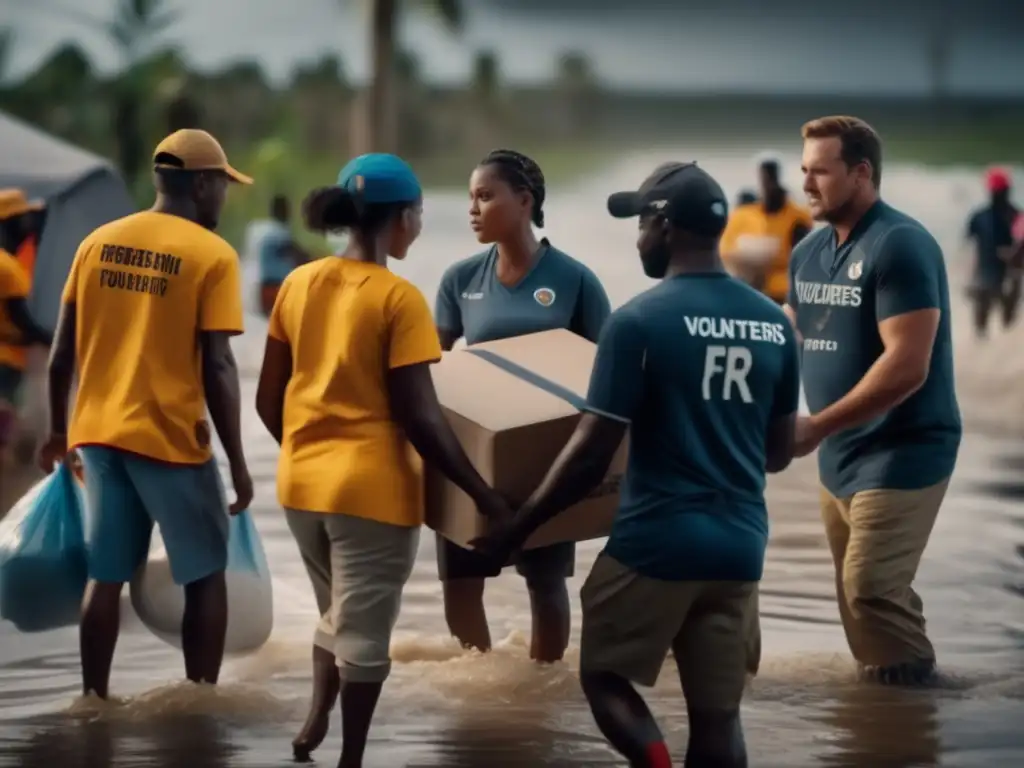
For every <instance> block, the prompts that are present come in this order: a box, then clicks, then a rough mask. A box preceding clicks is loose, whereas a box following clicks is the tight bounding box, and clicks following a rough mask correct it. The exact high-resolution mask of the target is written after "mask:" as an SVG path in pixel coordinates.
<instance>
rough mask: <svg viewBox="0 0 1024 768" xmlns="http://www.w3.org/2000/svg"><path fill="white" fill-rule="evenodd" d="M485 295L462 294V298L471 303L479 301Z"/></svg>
mask: <svg viewBox="0 0 1024 768" xmlns="http://www.w3.org/2000/svg"><path fill="white" fill-rule="evenodd" d="M483 297H484V295H483V294H482V293H466V292H464V293H463V294H462V298H464V299H468V300H469V301H479V300H480V299H482V298H483Z"/></svg>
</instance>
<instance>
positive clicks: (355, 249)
mask: <svg viewBox="0 0 1024 768" xmlns="http://www.w3.org/2000/svg"><path fill="white" fill-rule="evenodd" d="M421 198H422V193H421V191H420V184H419V181H418V180H417V178H416V176H415V174H414V173H413V171H412V169H411V168H410V167H409V166H408V165H407V164H406V163H405V162H404V161H403V160H401V159H400V158H398V157H395V156H394V155H386V154H371V155H362V156H360V157H357V158H355V159H354V160H352V161H351V162H350V163H349V164H348V165H346V166H345V167H344V168H343V169H342V170H341V172H340V174H339V176H338V184H337V186H334V187H327V188H325V189H319V190H315V191H313V192H311V193H310V194H309V196H308V197H307V198H306V201H305V203H304V204H303V209H304V215H305V220H306V225H307V226H308V227H309V229H311V230H312V231H314V232H318V233H323V234H326V233H331V232H340V231H347V232H348V233H349V234H350V238H349V243H348V246H347V247H346V249H345V251H344V252H343V253H342V254H340V256H339V257H334V256H330V257H327V258H324V259H320V260H317V261H315V262H312V263H310V264H306V265H304V266H302V267H299V268H298V269H296V270H294V271H293V272H291V273H290V274H289V275H288V276H287V277H286V278H285V279H284V282H283V284H282V285H281V291H280V293H279V294H278V296H277V301H276V302H275V304H274V307H273V310H272V312H271V314H270V324H269V328H268V335H267V345H266V353H265V355H264V358H263V369H262V371H261V372H260V380H259V388H258V392H257V394H256V410H257V412H258V413H259V416H260V418H261V419H262V421H263V423H264V424H265V425H266V427H267V429H268V430H269V432H270V434H271V435H272V436H273V437H274V439H275V440H276V441H277V442H278V443H279V444H280V445H281V453H280V458H279V461H278V472H277V494H278V499H279V501H280V503H281V505H282V506H283V507H284V508H285V511H286V515H287V519H288V526H289V528H291V531H292V534H293V535H294V536H295V540H296V542H297V543H298V547H299V553H300V554H301V556H302V560H303V562H304V563H305V565H306V570H307V572H308V574H309V579H310V581H311V582H312V585H313V593H314V595H315V596H316V602H317V607H318V609H319V612H320V616H321V620H320V623H319V624H318V626H317V629H316V634H315V635H314V639H313V698H312V702H311V704H310V711H309V716H308V718H307V720H306V724H305V725H304V726H303V728H302V731H301V732H300V733H299V735H298V736H297V737H296V738H295V740H294V741H293V743H292V746H293V750H294V753H295V757H296V758H298V759H301V760H307V759H308V758H309V755H310V753H311V752H312V751H313V750H315V749H316V748H317V747H318V746H319V745H320V744H321V743H322V742H323V740H324V738H325V737H326V735H327V731H328V728H329V725H330V718H331V711H332V710H333V709H334V705H335V703H336V702H337V700H338V698H339V695H340V698H341V726H342V754H341V761H340V762H339V766H341V768H359V766H361V765H362V761H363V753H364V751H365V749H366V741H367V736H368V734H369V730H370V724H371V721H372V719H373V713H374V710H375V709H376V706H377V700H378V698H379V697H380V693H381V689H382V688H383V685H384V681H385V680H386V679H387V677H388V675H389V673H390V671H391V656H390V645H391V632H392V630H393V629H394V626H395V622H396V621H397V620H398V613H399V608H400V606H401V601H402V591H403V589H404V588H405V583H406V581H408V579H409V576H410V574H411V573H412V568H413V564H414V563H415V560H416V552H417V547H418V544H419V534H420V526H421V525H422V523H423V515H424V507H423V504H424V501H423V478H422V476H421V474H420V469H419V465H418V462H416V461H414V459H413V456H414V452H413V450H412V449H413V448H415V451H416V452H418V453H419V455H420V456H421V457H422V458H423V460H424V461H425V462H428V463H430V464H433V465H434V466H435V467H437V468H438V469H440V470H441V471H442V472H443V473H444V474H445V475H446V476H447V477H448V478H449V479H450V480H451V481H452V482H453V483H455V484H456V485H457V486H459V487H460V488H461V489H462V490H463V491H465V492H466V494H468V495H469V497H470V498H471V499H473V500H474V501H475V502H476V505H477V508H478V509H479V510H480V512H481V513H482V514H484V515H486V516H488V517H492V518H495V517H497V518H501V517H505V516H507V515H508V514H509V510H508V507H507V506H506V503H505V502H504V500H503V499H502V498H501V497H500V496H499V495H498V494H497V493H496V492H495V491H493V490H492V489H491V488H490V487H489V486H487V484H486V483H485V482H484V481H483V479H481V477H480V475H479V474H478V473H477V471H476V470H475V469H474V468H473V465H472V464H471V463H470V461H469V459H468V458H466V455H465V453H463V450H462V448H461V446H460V445H459V442H458V440H457V439H456V437H455V435H454V433H453V432H452V430H451V427H450V426H449V424H448V420H447V418H446V417H445V415H444V413H443V412H442V411H441V406H440V404H439V403H438V401H437V394H436V392H435V391H434V384H433V379H432V378H431V375H430V366H431V365H432V364H433V363H436V362H437V361H438V360H440V359H441V344H440V342H439V340H438V337H437V331H436V329H435V328H434V321H433V318H432V317H431V315H430V308H429V306H428V305H427V302H426V300H425V299H424V297H423V295H422V294H421V293H420V292H419V290H418V289H417V288H416V287H415V286H414V285H413V284H412V283H410V282H409V281H408V280H405V279H404V278H402V277H399V276H398V275H396V274H394V273H393V272H391V271H390V270H389V269H388V258H389V257H390V258H393V259H399V260H401V259H404V258H405V257H406V255H407V254H408V252H409V248H410V247H411V246H412V244H413V243H414V242H415V241H416V238H417V237H419V234H420V228H421V218H420V217H421V211H422V199H421Z"/></svg>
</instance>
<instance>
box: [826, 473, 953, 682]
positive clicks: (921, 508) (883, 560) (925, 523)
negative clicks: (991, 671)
mask: <svg viewBox="0 0 1024 768" xmlns="http://www.w3.org/2000/svg"><path fill="white" fill-rule="evenodd" d="M948 485H949V479H948V478H947V479H946V480H943V481H942V482H941V483H937V484H935V485H932V486H929V487H927V488H922V489H920V490H913V491H897V490H886V489H879V490H869V491H861V492H859V493H855V494H854V495H853V496H850V497H849V498H844V499H839V498H836V497H835V496H833V495H832V494H830V493H829V492H828V491H826V490H825V489H821V516H822V519H823V520H824V522H825V535H826V536H827V538H828V544H829V548H830V549H831V550H832V559H833V561H834V563H835V574H836V598H837V601H838V603H839V615H840V617H841V619H842V622H843V629H844V630H845V632H846V639H847V642H848V643H849V645H850V651H851V653H852V654H853V657H854V659H856V660H857V661H858V662H859V663H861V664H864V665H871V666H876V665H877V666H890V665H894V664H902V663H905V662H913V661H919V660H930V659H934V658H935V650H934V648H932V644H931V642H929V640H928V636H927V634H925V620H924V614H923V612H922V611H923V605H922V603H921V598H920V597H919V596H918V594H917V593H916V592H915V591H914V589H913V587H912V586H911V585H912V584H913V581H914V577H915V576H916V575H917V568H918V565H920V563H921V556H922V555H923V554H924V549H925V546H926V545H927V544H928V538H929V536H930V535H931V532H932V527H933V526H934V525H935V518H936V516H937V515H938V512H939V507H940V506H941V505H942V500H943V498H944V497H945V495H946V488H947V487H948Z"/></svg>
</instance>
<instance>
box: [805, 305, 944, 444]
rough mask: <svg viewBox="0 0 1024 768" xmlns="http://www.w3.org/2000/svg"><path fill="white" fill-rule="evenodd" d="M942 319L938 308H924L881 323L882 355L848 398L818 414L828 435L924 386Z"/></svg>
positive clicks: (868, 417) (878, 412) (888, 407)
mask: <svg viewBox="0 0 1024 768" xmlns="http://www.w3.org/2000/svg"><path fill="white" fill-rule="evenodd" d="M940 317H941V313H940V312H939V310H937V309H921V310H917V311H915V312H907V313H906V314H903V315H897V316H896V317H891V318H889V319H888V320H884V321H882V322H881V323H879V324H878V332H879V334H880V335H881V337H882V344H883V345H884V350H883V352H882V354H881V355H880V356H879V358H878V359H877V360H876V361H875V363H874V365H872V366H871V368H869V369H868V372H867V373H866V374H864V377H863V378H862V379H861V380H860V381H859V382H858V383H857V385H856V386H855V387H854V388H853V389H851V390H850V391H849V392H848V393H847V394H846V396H845V397H843V398H842V399H840V400H838V401H837V402H835V403H833V404H832V405H830V406H829V407H828V408H825V409H824V410H823V411H821V412H820V413H817V414H815V419H817V420H818V422H819V424H820V426H821V428H822V430H823V431H824V432H825V434H828V435H831V434H834V433H836V432H840V431H842V430H844V429H849V428H851V427H855V426H857V425H858V424H863V423H864V422H866V421H870V420H871V419H874V418H877V417H878V416H881V415H882V414H884V413H886V412H887V411H889V410H891V409H892V408H894V407H895V406H897V405H899V404H900V403H902V402H903V401H904V400H906V399H907V398H908V397H910V396H911V395H913V394H914V393H915V392H917V390H919V389H920V388H921V387H922V386H923V385H924V383H925V381H926V380H927V378H928V370H929V368H930V366H931V357H932V345H933V344H934V343H935V335H936V333H937V332H938V328H939V319H940Z"/></svg>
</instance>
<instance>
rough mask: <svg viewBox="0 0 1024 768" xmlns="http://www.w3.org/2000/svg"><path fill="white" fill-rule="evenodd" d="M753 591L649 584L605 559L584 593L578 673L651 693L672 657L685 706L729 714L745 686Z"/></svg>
mask: <svg viewBox="0 0 1024 768" xmlns="http://www.w3.org/2000/svg"><path fill="white" fill-rule="evenodd" d="M755 586H756V584H755V583H754V582H748V581H661V580H658V579H649V578H647V577H646V576H641V575H640V574H638V573H636V572H635V571H633V570H631V569H630V568H627V567H626V566H625V565H623V564H622V563H620V562H618V561H617V560H615V559H614V558H612V557H609V556H608V555H605V554H602V555H601V556H600V557H598V558H597V561H596V562H595V563H594V568H593V570H591V572H590V575H589V576H588V577H587V581H586V583H584V585H583V589H582V590H581V592H580V599H581V603H582V607H583V626H582V634H581V638H580V669H581V670H582V671H583V672H612V673H615V674H617V675H620V676H621V677H624V678H626V679H627V680H630V681H631V682H634V683H636V684H638V685H643V686H648V687H649V686H653V685H654V684H655V683H656V682H657V681H658V675H659V673H660V672H661V667H662V665H663V664H664V662H665V658H666V657H667V656H668V653H669V651H672V653H673V655H674V656H675V660H676V665H677V666H678V668H679V679H680V682H681V683H682V686H683V694H684V696H685V697H686V702H687V706H688V707H690V708H691V709H694V710H696V711H700V712H732V711H734V710H736V709H738V708H739V705H740V700H741V699H742V698H743V689H744V686H745V685H746V666H747V646H746V636H747V627H748V625H749V623H750V611H751V610H752V609H756V603H755V602H754V601H753V600H752V599H751V596H752V594H753V593H754V588H755Z"/></svg>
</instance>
